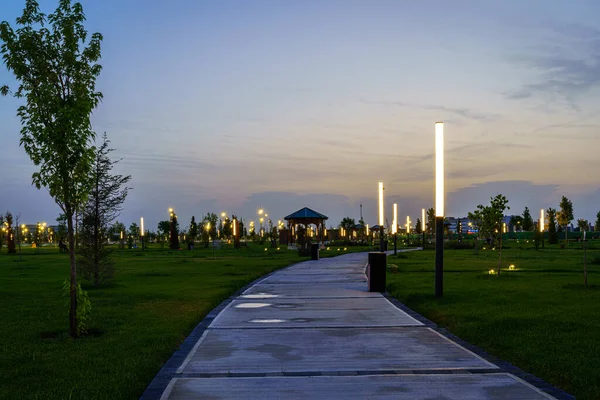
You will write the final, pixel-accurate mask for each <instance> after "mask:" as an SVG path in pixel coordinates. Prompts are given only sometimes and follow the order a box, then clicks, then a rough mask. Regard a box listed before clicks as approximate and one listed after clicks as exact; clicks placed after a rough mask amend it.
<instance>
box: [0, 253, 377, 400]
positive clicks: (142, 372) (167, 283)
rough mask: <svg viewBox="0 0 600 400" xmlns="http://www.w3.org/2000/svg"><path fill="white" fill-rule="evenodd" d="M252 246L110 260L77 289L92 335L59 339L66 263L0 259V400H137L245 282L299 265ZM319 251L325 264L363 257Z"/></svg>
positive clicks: (47, 257)
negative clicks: (84, 294)
mask: <svg viewBox="0 0 600 400" xmlns="http://www.w3.org/2000/svg"><path fill="white" fill-rule="evenodd" d="M265 247H266V246H260V245H252V244H250V246H249V247H247V248H242V249H239V250H235V249H232V248H230V247H223V248H221V249H219V250H217V251H216V259H213V250H212V249H203V248H202V249H196V250H193V251H170V250H167V249H160V248H158V247H157V248H151V249H149V250H147V251H144V252H142V251H141V250H139V249H138V250H125V251H121V250H118V251H115V253H114V256H115V259H116V260H117V270H118V275H117V276H116V278H115V280H114V283H113V284H111V285H109V286H104V287H101V288H93V287H90V286H87V285H83V287H84V289H86V290H87V291H88V294H89V297H90V300H91V303H92V316H91V317H92V320H91V323H90V327H91V328H92V329H91V332H92V333H93V334H94V335H93V336H89V337H85V338H80V339H77V340H72V339H70V338H69V337H68V335H67V329H68V316H67V313H68V309H67V307H66V306H65V304H64V299H63V298H61V286H62V283H63V281H64V280H65V279H67V278H68V276H69V261H68V255H67V254H58V250H57V249H55V248H46V247H44V248H41V249H39V251H36V250H34V249H24V250H23V261H18V259H19V257H18V256H8V255H7V254H6V249H2V253H0V282H2V284H1V285H0V304H1V305H2V306H1V307H0V321H1V323H0V338H1V340H0V371H2V373H0V398H1V399H30V398H39V399H67V398H73V399H136V398H138V397H139V396H140V395H141V394H142V393H143V391H144V389H145V388H146V386H147V385H148V384H149V383H150V381H151V380H152V378H153V377H154V375H155V374H156V373H157V372H158V370H159V369H160V368H161V366H162V365H163V363H164V362H166V361H167V360H168V359H169V357H170V356H171V354H172V353H173V351H174V350H175V349H176V348H177V346H178V345H179V344H180V343H181V342H182V341H183V339H185V337H186V336H187V335H188V334H189V333H190V332H191V330H192V329H193V328H194V327H195V326H196V325H197V324H198V322H200V321H201V320H202V318H203V317H204V316H205V315H206V314H207V313H208V312H209V311H210V310H211V309H213V308H214V307H216V306H217V305H218V304H219V303H220V302H221V301H223V300H224V299H226V298H227V297H229V296H230V295H231V294H233V293H234V292H235V291H236V290H238V289H240V288H241V287H243V286H244V285H246V284H248V283H250V282H252V281H253V280H255V279H257V278H259V277H260V276H262V275H265V274H267V273H269V272H271V271H274V270H276V269H278V268H282V267H284V266H287V265H289V264H292V263H295V262H299V261H302V260H305V259H307V258H300V257H298V254H297V252H295V251H288V250H283V249H282V250H281V251H276V250H275V249H268V250H267V251H265ZM339 248H340V251H338V250H337V249H338V247H335V248H334V247H331V250H330V251H322V252H321V256H323V257H327V256H333V255H338V254H341V253H346V252H349V251H359V250H362V251H364V250H366V248H364V247H363V248H359V247H348V248H347V251H344V249H343V246H339Z"/></svg>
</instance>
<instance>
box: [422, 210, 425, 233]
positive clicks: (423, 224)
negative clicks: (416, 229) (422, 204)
mask: <svg viewBox="0 0 600 400" xmlns="http://www.w3.org/2000/svg"><path fill="white" fill-rule="evenodd" d="M421 231H422V232H425V209H424V208H422V209H421Z"/></svg>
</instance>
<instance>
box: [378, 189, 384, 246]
mask: <svg viewBox="0 0 600 400" xmlns="http://www.w3.org/2000/svg"><path fill="white" fill-rule="evenodd" d="M384 250H385V247H384V244H383V182H379V251H384Z"/></svg>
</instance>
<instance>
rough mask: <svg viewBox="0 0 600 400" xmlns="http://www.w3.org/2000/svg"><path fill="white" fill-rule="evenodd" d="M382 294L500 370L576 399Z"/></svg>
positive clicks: (566, 399) (561, 399)
mask: <svg viewBox="0 0 600 400" xmlns="http://www.w3.org/2000/svg"><path fill="white" fill-rule="evenodd" d="M382 294H383V296H384V297H385V298H386V299H388V300H389V301H390V303H392V304H393V305H394V306H396V307H397V308H398V309H400V310H402V311H404V312H405V313H407V314H408V315H410V316H411V317H413V318H414V319H416V320H417V321H419V322H421V323H423V324H424V325H425V326H426V327H428V328H431V329H433V330H434V331H436V332H438V333H439V334H440V335H442V336H444V337H446V338H448V339H450V340H452V341H454V342H456V343H457V344H458V345H460V346H462V347H464V348H465V349H467V350H469V351H471V352H473V353H475V354H476V355H478V356H479V357H481V358H483V359H484V360H486V361H489V362H491V363H492V364H495V365H497V366H498V368H500V369H501V370H502V371H504V372H507V373H509V374H512V375H514V376H516V377H517V378H520V379H522V380H524V381H525V382H527V383H529V384H530V385H532V386H534V387H536V388H537V389H539V390H541V391H542V392H544V393H546V394H549V395H550V396H553V397H555V398H556V399H557V400H576V399H575V396H573V395H571V394H569V393H567V392H565V391H564V390H562V389H560V388H557V387H555V386H553V385H551V384H549V383H548V382H546V381H544V380H543V379H541V378H538V377H537V376H535V375H532V374H530V373H529V372H525V371H523V370H522V369H521V368H519V367H517V366H515V365H513V364H511V363H509V362H507V361H504V360H502V359H500V358H498V357H496V356H493V355H491V354H490V353H488V352H486V351H485V350H483V349H481V348H480V347H477V346H475V345H473V344H471V343H469V342H467V341H465V340H463V339H461V338H459V337H458V336H456V335H454V334H453V333H452V332H450V331H449V330H448V329H446V328H444V327H440V326H438V325H437V324H436V323H435V322H433V321H431V320H430V319H428V318H425V317H424V316H422V315H421V314H419V313H418V312H416V311H414V310H412V309H410V308H408V307H407V306H406V305H405V304H404V303H402V302H401V301H400V300H398V299H397V298H395V297H394V296H392V295H391V294H390V293H388V292H387V291H386V292H385V293H382Z"/></svg>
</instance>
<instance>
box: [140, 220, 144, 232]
mask: <svg viewBox="0 0 600 400" xmlns="http://www.w3.org/2000/svg"><path fill="white" fill-rule="evenodd" d="M140 236H144V217H141V218H140Z"/></svg>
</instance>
